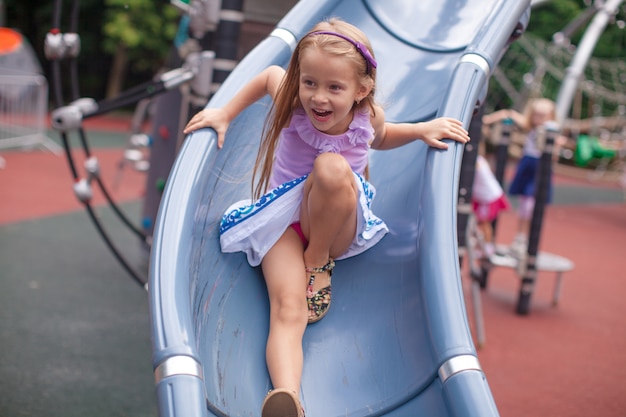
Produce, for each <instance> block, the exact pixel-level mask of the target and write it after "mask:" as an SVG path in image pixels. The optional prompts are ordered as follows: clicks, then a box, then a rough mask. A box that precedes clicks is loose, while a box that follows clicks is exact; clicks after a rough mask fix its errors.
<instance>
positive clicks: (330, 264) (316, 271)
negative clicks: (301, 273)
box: [304, 259, 335, 295]
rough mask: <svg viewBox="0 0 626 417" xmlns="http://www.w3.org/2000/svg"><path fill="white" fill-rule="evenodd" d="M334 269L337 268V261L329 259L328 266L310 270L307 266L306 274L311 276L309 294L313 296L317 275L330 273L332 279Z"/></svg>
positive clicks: (308, 287)
mask: <svg viewBox="0 0 626 417" xmlns="http://www.w3.org/2000/svg"><path fill="white" fill-rule="evenodd" d="M334 267H335V261H334V260H332V259H329V260H328V262H327V263H326V265H324V266H322V267H320V268H309V267H308V266H305V267H304V269H305V270H306V272H308V273H309V274H311V275H310V276H309V285H308V286H307V294H309V295H311V294H312V293H313V283H314V282H315V274H321V273H322V272H326V271H328V274H329V275H330V276H331V277H332V276H333V268H334Z"/></svg>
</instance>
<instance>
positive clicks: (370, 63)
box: [308, 31, 377, 74]
mask: <svg viewBox="0 0 626 417" xmlns="http://www.w3.org/2000/svg"><path fill="white" fill-rule="evenodd" d="M311 35H332V36H337V37H338V38H341V39H344V40H346V41H348V42H350V43H351V44H352V45H354V47H355V48H356V50H357V51H359V53H360V54H361V55H362V56H363V58H365V63H366V64H367V73H368V74H369V73H371V72H372V68H376V65H377V64H376V60H375V59H374V57H373V56H372V54H371V53H370V51H369V50H368V49H367V47H366V46H365V45H363V44H362V43H361V42H357V41H355V40H354V39H352V38H349V37H348V36H346V35H342V34H341V33H337V32H326V31H320V32H311V33H309V35H308V36H311Z"/></svg>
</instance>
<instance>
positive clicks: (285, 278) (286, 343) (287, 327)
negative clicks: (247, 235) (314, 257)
mask: <svg viewBox="0 0 626 417" xmlns="http://www.w3.org/2000/svg"><path fill="white" fill-rule="evenodd" d="M303 250H304V248H303V246H302V241H301V240H300V237H299V236H298V234H297V233H296V232H295V231H294V230H293V229H292V228H288V229H287V230H286V231H285V233H284V234H283V236H282V237H281V238H280V239H279V240H278V242H276V244H275V245H274V246H273V247H272V249H270V251H269V252H268V253H267V254H266V255H265V257H264V258H263V262H262V264H261V265H262V268H263V276H264V277H265V282H266V284H267V291H268V295H269V301H270V330H269V335H268V337H267V347H266V352H265V357H266V361H267V369H268V370H269V373H270V378H271V380H272V385H273V386H274V388H286V389H289V390H291V391H295V392H296V393H299V392H300V379H301V377H302V364H303V353H302V337H303V335H304V330H305V328H306V325H307V318H308V310H307V303H306V280H305V278H306V274H305V270H304V261H303V257H302V253H303Z"/></svg>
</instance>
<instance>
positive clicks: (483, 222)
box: [472, 155, 509, 259]
mask: <svg viewBox="0 0 626 417" xmlns="http://www.w3.org/2000/svg"><path fill="white" fill-rule="evenodd" d="M472 208H473V211H474V215H475V216H476V222H477V225H478V230H479V231H480V232H481V233H482V237H483V240H484V242H485V244H484V247H483V251H484V253H483V255H484V257H485V258H486V259H489V258H490V257H491V256H493V255H494V254H495V244H494V242H493V221H494V220H495V219H496V218H497V217H498V215H499V214H500V212H501V211H503V210H508V209H509V202H508V200H507V199H506V196H505V195H504V191H503V190H502V187H501V186H500V183H498V180H497V179H496V177H495V175H493V171H492V170H491V167H490V166H489V162H488V161H487V160H486V159H485V157H484V156H483V155H478V156H477V159H476V170H475V171H474V184H473V186H472Z"/></svg>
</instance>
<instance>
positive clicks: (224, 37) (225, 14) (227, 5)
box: [211, 0, 244, 93]
mask: <svg viewBox="0 0 626 417" xmlns="http://www.w3.org/2000/svg"><path fill="white" fill-rule="evenodd" d="M243 18H244V16H243V0H222V9H221V11H220V21H219V24H218V26H217V31H216V36H217V40H216V42H215V64H214V73H213V85H212V88H211V89H212V92H213V93H215V92H216V91H217V90H218V89H219V88H220V86H221V85H222V83H223V82H224V80H226V77H228V75H229V74H230V73H231V72H232V70H233V69H234V68H235V66H236V65H237V56H238V44H239V33H240V28H241V22H243Z"/></svg>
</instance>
